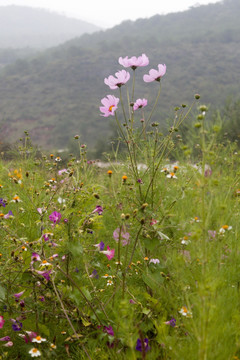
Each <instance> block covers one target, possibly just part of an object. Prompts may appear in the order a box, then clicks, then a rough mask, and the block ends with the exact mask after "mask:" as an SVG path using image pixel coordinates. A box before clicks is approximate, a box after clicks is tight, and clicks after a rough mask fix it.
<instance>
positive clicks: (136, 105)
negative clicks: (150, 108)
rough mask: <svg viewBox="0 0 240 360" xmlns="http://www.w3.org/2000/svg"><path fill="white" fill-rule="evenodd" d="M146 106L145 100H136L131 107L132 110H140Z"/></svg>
mask: <svg viewBox="0 0 240 360" xmlns="http://www.w3.org/2000/svg"><path fill="white" fill-rule="evenodd" d="M145 106H147V99H137V100H136V101H135V103H134V105H133V110H134V111H136V110H137V109H141V108H143V107H145Z"/></svg>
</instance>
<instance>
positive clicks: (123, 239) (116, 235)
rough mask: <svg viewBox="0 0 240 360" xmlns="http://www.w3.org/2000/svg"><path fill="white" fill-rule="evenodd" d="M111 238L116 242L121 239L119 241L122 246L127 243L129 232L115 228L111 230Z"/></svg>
mask: <svg viewBox="0 0 240 360" xmlns="http://www.w3.org/2000/svg"><path fill="white" fill-rule="evenodd" d="M113 238H114V240H115V241H116V242H119V238H120V239H121V243H122V245H123V246H125V245H127V244H128V243H129V238H130V234H129V233H128V232H126V230H124V229H121V232H120V228H117V229H115V230H114V232H113Z"/></svg>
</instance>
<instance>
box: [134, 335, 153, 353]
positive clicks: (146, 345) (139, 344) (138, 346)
mask: <svg viewBox="0 0 240 360" xmlns="http://www.w3.org/2000/svg"><path fill="white" fill-rule="evenodd" d="M143 346H144V350H145V351H148V350H150V346H149V345H148V339H147V338H145V339H144V341H143V344H142V341H141V339H137V345H136V350H137V351H143Z"/></svg>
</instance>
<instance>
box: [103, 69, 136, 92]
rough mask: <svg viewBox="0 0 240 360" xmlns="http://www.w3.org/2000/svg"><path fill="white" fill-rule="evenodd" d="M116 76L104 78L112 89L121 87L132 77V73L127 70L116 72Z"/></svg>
mask: <svg viewBox="0 0 240 360" xmlns="http://www.w3.org/2000/svg"><path fill="white" fill-rule="evenodd" d="M115 76H116V77H114V76H112V75H110V76H109V77H108V78H105V79H104V82H105V84H106V85H108V86H109V87H110V89H112V90H115V89H117V88H120V87H121V86H122V85H124V84H126V82H128V80H129V79H130V74H129V72H127V71H126V70H121V71H118V72H116V73H115Z"/></svg>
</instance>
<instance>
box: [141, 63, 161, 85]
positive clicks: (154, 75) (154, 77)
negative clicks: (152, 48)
mask: <svg viewBox="0 0 240 360" xmlns="http://www.w3.org/2000/svg"><path fill="white" fill-rule="evenodd" d="M165 73H166V65H165V64H164V65H163V64H158V70H155V69H151V70H150V71H149V75H144V76H143V80H144V81H145V82H152V81H160V80H161V78H162V77H163V75H165Z"/></svg>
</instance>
